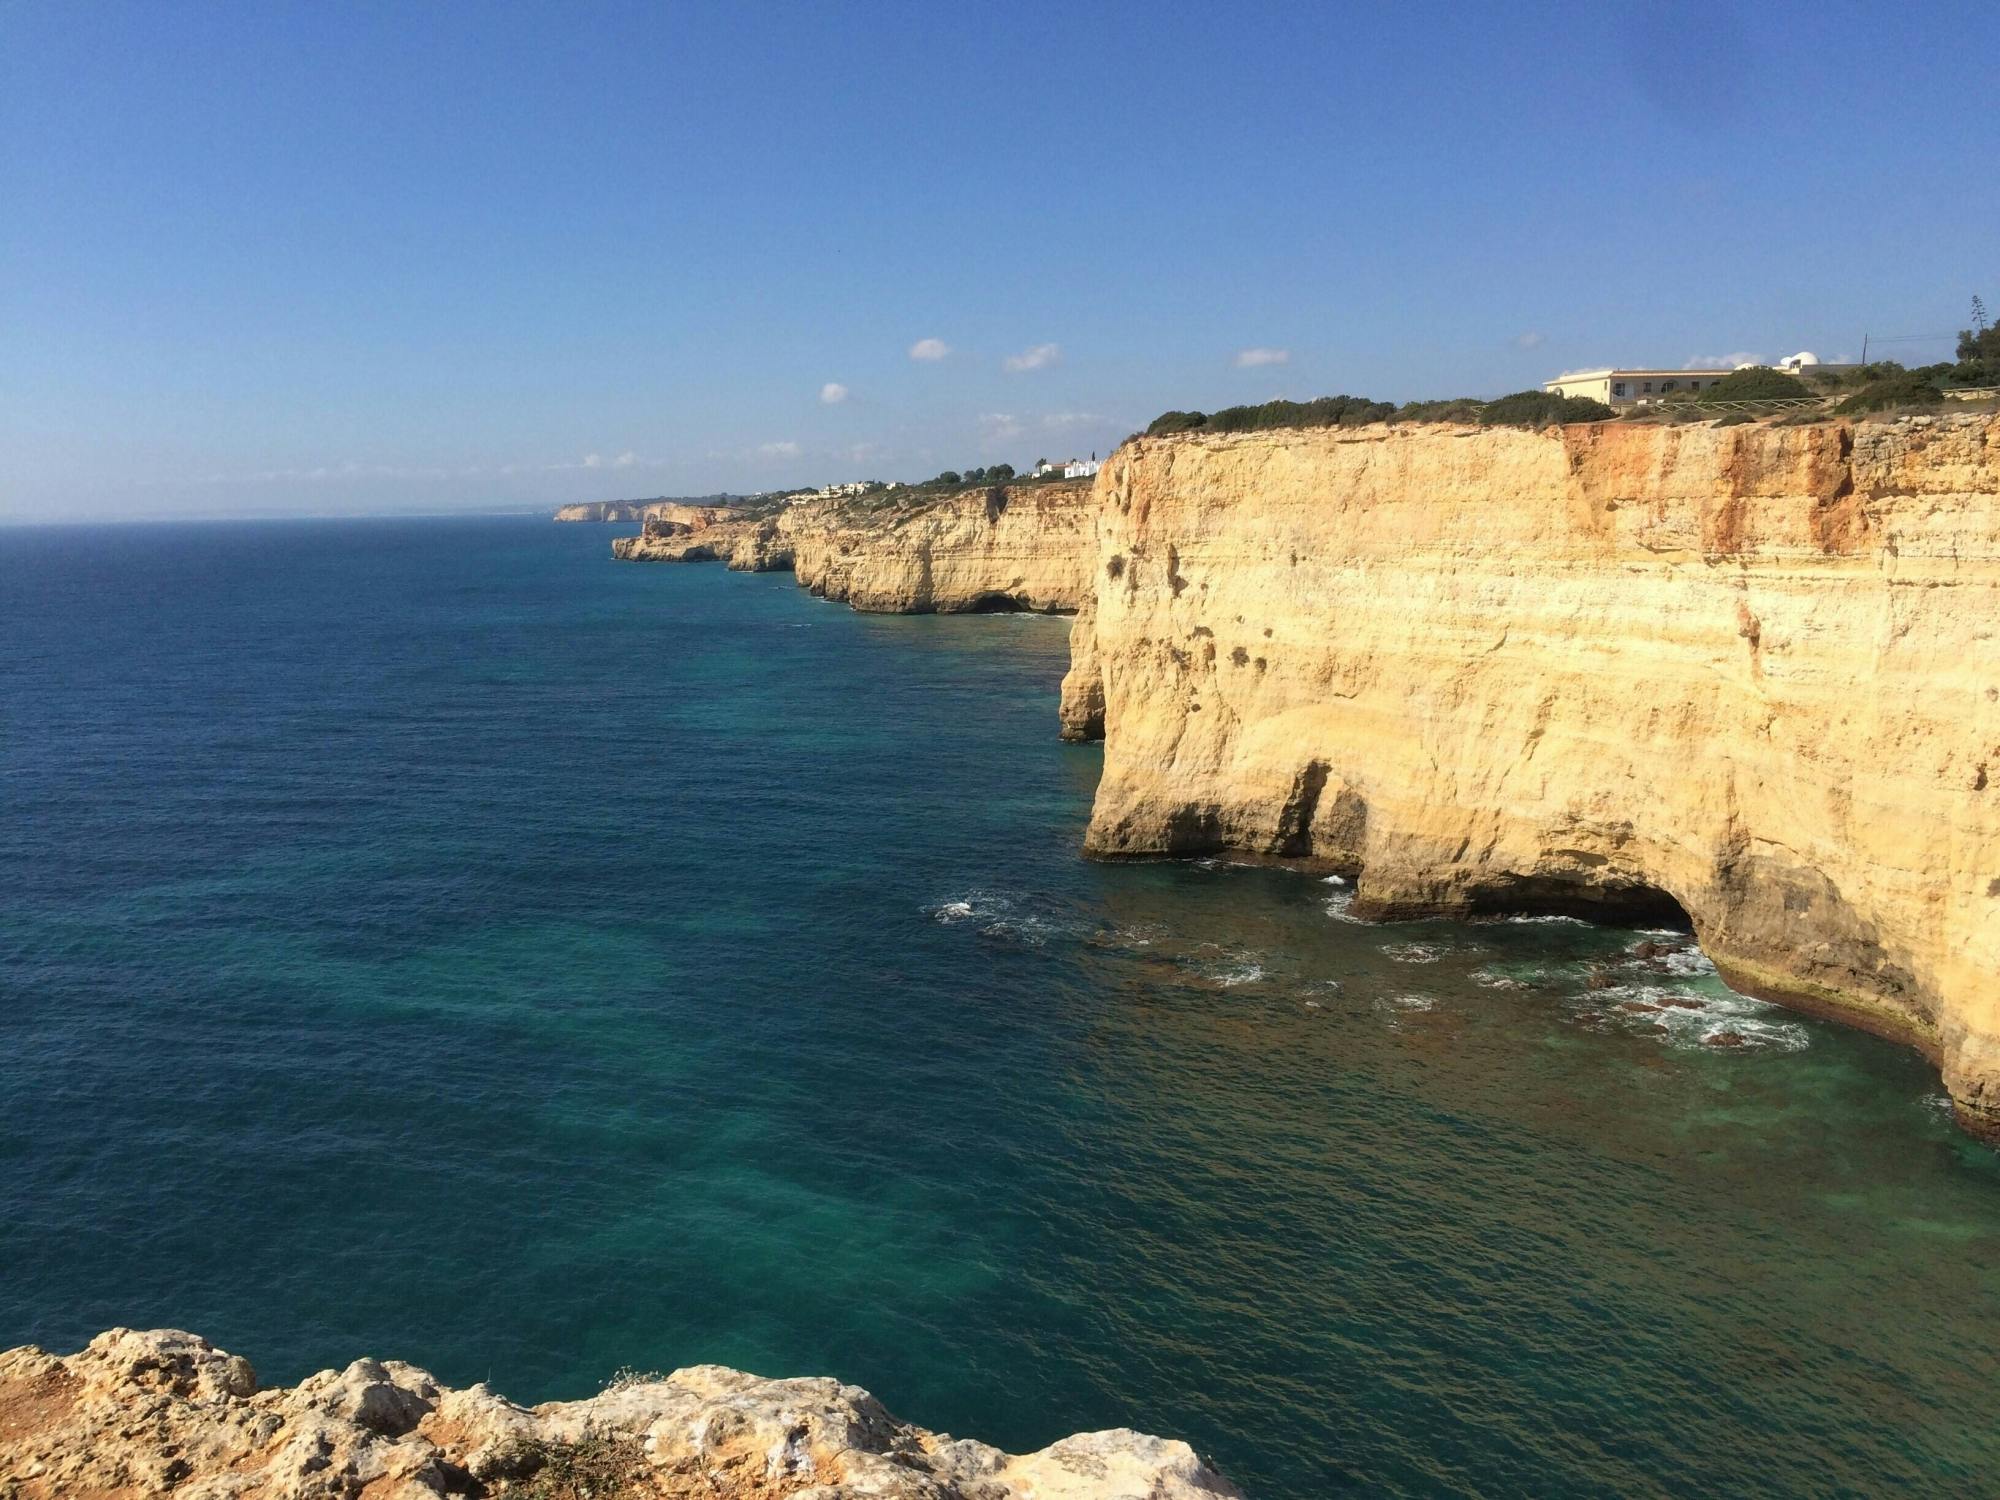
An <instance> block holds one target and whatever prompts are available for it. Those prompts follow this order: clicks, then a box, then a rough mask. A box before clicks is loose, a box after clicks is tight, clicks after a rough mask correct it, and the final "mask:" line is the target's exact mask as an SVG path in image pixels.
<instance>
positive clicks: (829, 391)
mask: <svg viewBox="0 0 2000 1500" xmlns="http://www.w3.org/2000/svg"><path fill="white" fill-rule="evenodd" d="M819 399H820V400H821V401H822V402H824V403H825V404H826V405H828V406H838V405H840V403H841V402H843V401H845V400H846V399H847V387H846V386H844V385H842V384H841V383H840V382H839V381H838V380H829V381H828V382H827V383H826V384H825V385H823V386H821V387H820V388H819Z"/></svg>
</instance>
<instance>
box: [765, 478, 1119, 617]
mask: <svg viewBox="0 0 2000 1500" xmlns="http://www.w3.org/2000/svg"><path fill="white" fill-rule="evenodd" d="M1095 514H1096V512H1095V504H1094V501H1093V498H1092V492H1091V487H1090V485H1089V484H1088V483H1086V482H1082V481H1079V482H1075V483H1064V484H1014V485H996V486H992V487H989V488H982V489H972V490H960V491H957V492H955V493H952V494H948V495H945V496H942V497H934V496H930V495H926V494H924V493H922V492H913V493H911V494H909V495H908V496H907V497H905V496H904V493H903V492H902V491H891V492H890V494H889V495H887V496H883V497H869V498H865V499H861V500H842V501H823V502H813V503H810V504H806V505H799V506H794V507H792V508H791V509H789V510H787V511H786V512H785V513H784V515H783V516H782V517H781V518H780V525H781V528H782V529H783V530H784V531H785V532H786V533H787V534H788V535H789V536H790V538H791V541H792V550H793V564H792V566H793V570H794V571H795V572H796V573H797V574H798V578H799V583H800V584H801V585H802V586H803V587H805V588H808V589H811V590H812V591H813V592H814V593H815V594H819V595H821V596H822V597H824V598H828V599H840V600H844V601H845V602H847V603H849V604H851V605H853V606H854V607H855V608H856V609H862V610H873V611H877V612H881V613H889V614H933V613H936V614H951V613H962V612H966V611H975V610H985V609H1028V610H1059V611H1068V610H1074V609H1076V608H1077V607H1078V606H1079V605H1080V604H1081V603H1082V602H1083V598H1084V595H1085V594H1086V593H1087V592H1088V590H1089V587H1090V567H1091V545H1090V539H1091V535H1092V530H1093V526H1094V517H1095Z"/></svg>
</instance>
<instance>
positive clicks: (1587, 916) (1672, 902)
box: [1466, 875, 1694, 936]
mask: <svg viewBox="0 0 2000 1500" xmlns="http://www.w3.org/2000/svg"><path fill="white" fill-rule="evenodd" d="M1466 909H1467V910H1468V911H1469V912H1470V914H1471V915H1473V916H1559V917H1578V918H1581V919H1582V920H1583V921H1586V922H1596V923H1599V924H1600V925H1603V926H1606V927H1664V928H1671V929H1672V930H1673V931H1675V932H1682V933H1686V934H1688V935H1689V936H1692V935H1693V934H1694V921H1693V919H1692V918H1691V917H1689V916H1688V913H1687V908H1685V907H1684V906H1682V905H1681V903H1680V902H1679V901H1678V900H1676V899H1675V898H1674V896H1673V895H1672V894H1670V893H1669V892H1667V891H1665V890H1662V889H1661V888H1660V887H1658V886H1654V885H1647V884H1644V883H1643V882H1640V881H1635V880H1619V881H1602V882H1600V881H1592V880H1584V879H1578V878H1574V877H1566V876H1560V875H1504V876H1497V877H1489V878H1487V879H1485V880H1482V881H1481V882H1480V883H1479V884H1478V885H1477V886H1475V887H1473V888H1472V889H1471V891H1469V892H1468V893H1467V901H1466Z"/></svg>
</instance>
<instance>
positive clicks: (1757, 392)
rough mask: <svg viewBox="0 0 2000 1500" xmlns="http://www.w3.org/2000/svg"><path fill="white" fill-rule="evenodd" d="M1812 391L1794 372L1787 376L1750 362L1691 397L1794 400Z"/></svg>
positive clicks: (1728, 399)
mask: <svg viewBox="0 0 2000 1500" xmlns="http://www.w3.org/2000/svg"><path fill="white" fill-rule="evenodd" d="M1811 394H1812V392H1811V391H1810V390H1808V389H1807V388H1806V384H1805V382H1804V381H1803V380H1801V379H1799V377H1798V376H1796V375H1787V374H1786V373H1785V372H1784V371H1783V370H1774V369H1772V368H1771V367H1770V366H1769V365H1750V366H1748V367H1747V368H1745V369H1741V370H1731V371H1730V372H1729V373H1728V374H1727V375H1725V376H1723V377H1722V378H1721V379H1720V380H1718V381H1716V382H1715V384H1714V385H1712V386H1709V387H1708V388H1707V389H1706V390H1704V391H1700V392H1698V393H1697V394H1696V395H1695V398H1694V399H1695V400H1697V401H1702V402H1708V401H1796V400H1797V399H1798V398H1799V397H1801V396H1810V395H1811Z"/></svg>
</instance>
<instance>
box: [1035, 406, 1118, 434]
mask: <svg viewBox="0 0 2000 1500" xmlns="http://www.w3.org/2000/svg"><path fill="white" fill-rule="evenodd" d="M1110 421H1111V418H1109V417H1104V416H1099V415H1098V414H1097V413H1096V412H1094V411H1052V412H1049V413H1048V414H1047V415H1045V416H1044V417H1043V418H1042V425H1043V426H1044V427H1046V428H1048V429H1049V431H1051V432H1062V431H1064V430H1065V429H1067V428H1071V427H1102V426H1104V425H1106V424H1107V423H1109V422H1110Z"/></svg>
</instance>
